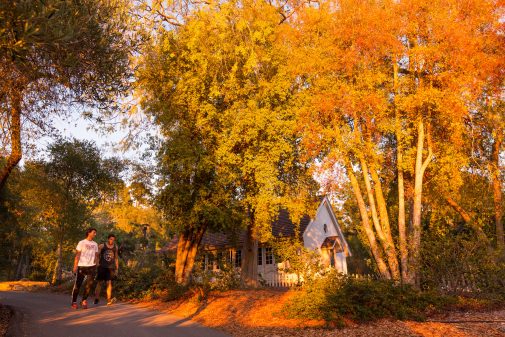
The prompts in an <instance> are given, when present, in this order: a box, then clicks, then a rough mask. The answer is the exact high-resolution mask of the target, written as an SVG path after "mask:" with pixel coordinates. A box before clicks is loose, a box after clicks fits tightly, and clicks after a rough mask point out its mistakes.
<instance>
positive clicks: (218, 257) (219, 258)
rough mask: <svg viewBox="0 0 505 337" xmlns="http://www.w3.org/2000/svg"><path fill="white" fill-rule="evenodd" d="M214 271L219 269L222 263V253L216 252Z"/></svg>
mask: <svg viewBox="0 0 505 337" xmlns="http://www.w3.org/2000/svg"><path fill="white" fill-rule="evenodd" d="M216 260H217V261H216V262H217V263H216V269H221V264H222V263H223V252H218V253H217V259H216Z"/></svg>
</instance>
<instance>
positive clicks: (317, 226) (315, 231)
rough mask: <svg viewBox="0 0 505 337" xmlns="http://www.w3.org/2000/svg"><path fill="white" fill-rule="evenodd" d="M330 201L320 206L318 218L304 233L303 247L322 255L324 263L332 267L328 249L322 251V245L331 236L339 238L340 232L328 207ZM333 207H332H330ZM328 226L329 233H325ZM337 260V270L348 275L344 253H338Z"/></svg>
mask: <svg viewBox="0 0 505 337" xmlns="http://www.w3.org/2000/svg"><path fill="white" fill-rule="evenodd" d="M327 202H328V200H326V198H325V200H324V201H323V202H322V203H321V204H320V205H319V208H318V209H317V213H316V216H315V217H314V219H313V220H312V221H311V222H310V224H309V225H308V226H307V229H306V230H305V232H304V233H303V245H304V246H305V247H306V248H308V249H311V250H315V251H317V252H318V253H319V254H321V258H322V262H323V263H324V264H325V265H328V266H329V265H330V256H329V251H328V250H326V249H321V245H322V244H323V242H324V240H325V239H326V238H327V237H329V236H339V232H338V230H337V228H336V227H335V224H334V223H333V220H332V216H331V214H330V213H329V211H328V209H327V208H326V207H327V206H326V205H325V203H327ZM329 207H331V205H329ZM325 224H326V225H327V231H326V233H325V232H324V225H325ZM334 258H335V268H336V269H337V270H338V271H340V272H342V273H344V274H347V262H346V256H345V253H344V252H341V253H336V254H335V255H334Z"/></svg>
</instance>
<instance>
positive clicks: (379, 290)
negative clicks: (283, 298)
mask: <svg viewBox="0 0 505 337" xmlns="http://www.w3.org/2000/svg"><path fill="white" fill-rule="evenodd" d="M451 302H452V299H451V298H449V297H446V296H441V295H438V294H436V293H431V292H419V291H416V290H415V289H413V288H412V287H409V286H400V285H395V284H394V283H392V282H390V281H384V280H371V279H355V278H351V277H347V276H344V275H341V274H337V273H335V272H331V273H328V274H326V275H324V276H322V277H320V278H318V279H316V280H314V281H313V282H311V283H310V284H308V285H306V286H305V287H304V289H303V290H302V291H301V292H300V293H299V294H298V295H297V296H295V298H294V299H293V300H292V301H290V302H289V303H288V304H287V305H286V306H285V307H284V310H283V312H284V313H285V314H286V316H288V317H290V318H308V319H324V320H325V321H326V322H335V323H337V324H342V323H343V321H344V319H350V320H353V321H357V322H368V321H374V320H377V319H380V318H396V319H413V320H422V319H424V317H425V314H426V313H427V312H429V311H431V310H433V309H435V308H439V307H441V306H444V305H447V304H448V303H451Z"/></svg>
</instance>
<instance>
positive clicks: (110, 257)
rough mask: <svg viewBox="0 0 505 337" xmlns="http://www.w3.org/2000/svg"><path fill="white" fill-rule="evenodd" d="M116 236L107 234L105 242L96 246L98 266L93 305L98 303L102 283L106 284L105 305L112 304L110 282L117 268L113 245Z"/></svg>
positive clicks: (116, 256) (116, 250) (116, 251)
mask: <svg viewBox="0 0 505 337" xmlns="http://www.w3.org/2000/svg"><path fill="white" fill-rule="evenodd" d="M115 241H116V236H115V235H114V234H109V236H108V237H107V242H106V243H102V244H100V246H98V250H99V260H98V261H99V262H98V263H99V264H98V273H97V276H96V280H97V285H96V290H95V302H94V303H95V304H98V302H99V301H100V289H101V283H102V281H105V282H106V283H107V305H111V304H112V303H114V299H113V298H112V280H113V279H114V278H115V276H116V274H117V271H118V268H119V259H118V254H117V253H118V249H117V246H116V244H115Z"/></svg>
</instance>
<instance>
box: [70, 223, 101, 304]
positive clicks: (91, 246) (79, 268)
mask: <svg viewBox="0 0 505 337" xmlns="http://www.w3.org/2000/svg"><path fill="white" fill-rule="evenodd" d="M95 236H96V229H95V228H90V229H88V230H87V231H86V239H84V240H81V241H79V243H78V244H77V247H76V249H75V250H76V254H75V259H74V269H73V272H74V274H76V277H75V283H74V289H73V290H72V308H74V309H77V296H78V295H79V290H80V289H81V285H82V283H83V281H84V279H85V278H86V284H85V286H84V294H82V301H81V307H82V308H83V309H87V308H88V295H89V294H90V293H91V288H92V287H93V283H94V281H95V275H96V263H97V261H98V245H97V243H96V242H95V241H93V239H94V238H95Z"/></svg>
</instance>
